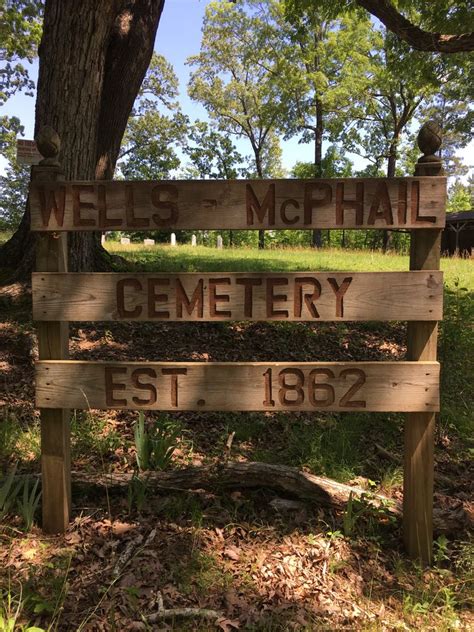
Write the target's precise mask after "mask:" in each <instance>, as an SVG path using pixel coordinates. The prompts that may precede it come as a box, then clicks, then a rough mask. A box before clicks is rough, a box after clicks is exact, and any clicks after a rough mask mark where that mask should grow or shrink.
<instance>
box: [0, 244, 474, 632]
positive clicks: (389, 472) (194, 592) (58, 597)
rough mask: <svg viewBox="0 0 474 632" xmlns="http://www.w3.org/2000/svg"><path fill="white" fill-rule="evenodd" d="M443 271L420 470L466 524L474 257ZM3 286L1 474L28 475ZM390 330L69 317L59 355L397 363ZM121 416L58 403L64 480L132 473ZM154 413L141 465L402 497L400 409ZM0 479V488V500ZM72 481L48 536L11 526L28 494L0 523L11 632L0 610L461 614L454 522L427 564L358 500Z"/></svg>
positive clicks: (26, 435)
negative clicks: (271, 477)
mask: <svg viewBox="0 0 474 632" xmlns="http://www.w3.org/2000/svg"><path fill="white" fill-rule="evenodd" d="M109 248H110V249H111V251H112V252H114V253H115V254H120V255H122V256H123V257H125V259H126V260H127V261H128V263H127V264H126V266H127V267H128V269H131V268H132V267H133V268H134V269H141V270H148V271H152V270H159V271H224V270H225V271H238V270H242V271H246V270H274V271H277V270H285V271H290V270H310V269H312V270H353V271H357V270H406V269H408V262H407V258H406V257H402V256H397V255H381V254H379V253H367V252H365V253H363V252H356V251H352V252H348V251H340V250H324V251H321V252H318V253H315V252H314V251H309V250H279V251H276V250H269V251H266V252H257V251H256V250H251V249H248V250H244V249H240V250H238V249H236V250H224V251H218V250H216V249H210V248H201V247H199V248H191V247H177V248H171V247H158V246H156V247H152V248H144V247H141V246H134V245H132V246H128V247H123V246H119V245H117V244H111V245H109ZM123 266H124V264H122V267H123ZM442 268H443V270H444V272H445V287H446V290H445V321H444V323H443V324H442V325H441V327H440V342H439V358H440V360H441V362H442V411H441V414H440V415H439V421H438V425H437V431H436V472H437V473H438V474H441V475H443V476H442V477H441V479H440V478H438V479H437V481H436V484H435V491H436V497H435V503H436V505H437V506H438V507H444V508H445V509H446V508H449V509H450V510H451V511H452V513H453V515H454V514H456V515H461V516H463V517H465V516H467V515H469V512H472V469H471V470H470V456H472V450H473V447H474V444H473V443H472V426H473V423H472V422H473V420H472V395H473V392H472V378H473V371H472V369H473V362H474V360H473V359H474V331H473V329H472V322H473V316H474V302H473V300H472V292H473V290H474V264H473V262H472V261H470V260H463V259H450V260H447V259H446V260H443V261H442ZM1 292H2V293H1V296H0V312H1V313H0V367H1V370H2V374H1V379H2V388H1V395H0V398H1V404H0V405H2V415H3V418H2V420H1V426H0V465H1V467H2V471H3V472H4V473H5V472H8V471H11V469H12V468H13V467H14V464H15V463H17V468H18V469H17V474H20V473H21V474H30V475H31V476H32V477H33V476H34V474H35V473H37V472H38V471H39V428H38V421H37V420H38V412H37V410H35V408H34V403H33V360H34V358H35V356H36V353H37V351H36V341H35V334H34V326H33V323H32V321H31V304H30V303H31V301H30V295H29V291H28V288H27V287H23V286H19V285H14V286H4V287H3V288H2V289H1ZM405 338H406V325H405V324H403V323H390V324H381V323H361V324H357V325H356V324H354V323H344V324H337V325H336V324H331V323H317V324H305V323H217V324H215V323H211V324H192V323H188V324H185V323H176V324H173V323H166V324H163V323H160V324H153V323H142V324H129V323H118V324H114V323H104V324H102V323H94V324H91V323H74V324H73V325H71V356H72V357H73V358H78V359H129V360H138V359H140V360H142V359H149V360H152V359H153V360H189V359H193V360H210V361H218V360H221V361H223V360H248V361H250V360H301V361H304V360H315V359H317V360H334V359H337V360H379V359H380V360H381V359H394V360H396V359H399V358H403V356H404V353H405V347H404V345H405ZM137 417H138V415H137V413H136V412H111V411H109V412H105V411H89V412H86V413H84V412H80V411H77V412H76V413H74V414H73V419H72V442H73V470H74V471H75V472H77V475H76V480H77V479H78V478H80V475H81V474H82V475H83V478H84V476H85V475H86V474H89V475H91V476H94V475H97V474H109V475H112V474H114V473H115V474H119V473H123V472H132V471H133V470H134V469H135V468H136V452H137V444H136V440H135V437H134V427H135V423H136V421H137ZM154 422H157V428H158V429H159V430H158V431H157V432H158V438H159V439H160V440H161V444H160V445H162V446H163V445H164V451H162V453H161V455H160V457H159V458H158V459H157V463H155V466H156V467H160V466H163V467H171V468H179V467H182V466H184V465H190V464H193V465H196V466H199V465H203V464H204V465H205V464H215V463H219V462H225V461H226V460H228V459H234V460H241V461H247V460H249V461H263V462H268V463H279V464H284V465H292V466H295V467H298V468H300V469H302V470H305V471H307V472H311V473H315V474H320V475H324V476H328V477H331V478H333V479H336V480H339V481H342V482H346V483H349V484H356V485H359V486H362V487H365V488H366V489H367V490H368V492H369V493H371V492H374V491H381V492H383V493H384V494H385V495H386V496H388V497H390V498H392V499H394V500H399V499H400V497H401V483H402V474H401V471H402V470H401V466H400V464H399V462H400V461H401V459H402V454H403V416H402V415H396V414H374V413H371V414H361V413H357V414H356V413H354V414H344V415H338V414H329V413H311V414H308V413H299V414H291V415H289V414H270V413H265V414H264V413H262V414H256V413H251V414H249V413H235V414H228V413H226V414H223V413H221V414H218V413H175V414H169V415H163V414H147V416H146V423H147V424H148V425H151V426H152V425H153V424H154ZM233 433H235V434H233ZM168 446H171V450H170V451H169V452H168V456H169V454H170V452H171V451H172V456H171V462H170V463H168V461H169V458H167V457H166V454H165V453H166V449H167V447H168ZM380 448H382V450H381V449H380ZM173 449H174V451H173ZM383 449H385V450H386V451H388V453H389V454H390V455H391V457H389V458H387V455H386V454H384V452H383ZM3 485H5V483H4V484H3ZM2 489H4V487H2V484H1V483H0V512H1V511H2V504H1V503H2ZM30 489H31V486H30ZM73 494H74V515H73V523H72V524H71V528H70V530H69V532H68V533H67V534H66V535H65V536H58V537H47V536H44V535H43V534H42V532H41V530H40V528H39V525H38V521H39V519H40V516H39V513H38V512H36V514H35V523H34V524H33V526H32V527H31V529H30V530H29V531H26V530H25V518H26V517H27V514H28V509H29V508H30V509H31V505H32V502H33V501H30V499H29V498H23V496H22V492H20V493H19V496H18V499H19V503H18V506H17V507H16V508H15V507H13V508H11V509H10V511H9V512H8V515H6V516H3V518H2V523H1V527H0V540H1V544H2V545H1V547H0V591H1V593H0V631H2V630H3V629H5V630H7V629H13V626H12V628H7V627H6V624H3V628H2V616H3V619H6V618H10V619H11V620H12V621H16V625H17V626H18V627H16V628H15V629H19V630H20V629H27V628H28V625H30V626H33V625H35V626H37V627H39V628H40V629H54V630H55V629H57V630H76V629H78V630H133V629H136V630H142V629H143V630H152V629H160V630H161V629H162V630H168V629H170V630H214V629H219V626H220V628H221V629H224V630H232V629H241V630H249V631H262V632H263V631H270V630H272V631H273V630H275V631H280V630H335V629H350V630H354V629H355V630H395V629H400V630H412V629H419V630H468V629H472V628H470V626H474V618H473V616H472V610H470V606H472V602H471V600H470V599H471V596H472V584H470V582H471V581H472V572H473V563H472V559H473V553H474V544H473V542H472V539H470V538H471V536H470V534H469V531H468V528H467V522H466V521H465V520H464V521H461V526H460V527H459V528H458V529H456V531H455V532H452V530H451V531H449V529H448V532H447V533H444V534H442V533H436V538H437V539H436V542H435V562H434V565H433V566H432V568H430V569H426V568H422V567H421V566H419V565H416V564H413V563H412V562H410V561H409V560H408V559H407V557H406V556H405V554H404V552H403V546H402V541H401V529H400V523H399V520H398V519H397V518H396V517H394V516H393V515H392V514H391V513H390V512H389V511H388V510H387V509H386V508H384V507H381V508H378V509H374V508H372V507H371V506H370V505H368V504H367V503H364V502H362V503H359V502H355V503H348V505H347V506H346V507H345V508H344V509H342V510H336V511H335V510H334V509H330V508H328V507H323V506H318V505H315V504H314V503H295V504H294V506H291V507H290V508H288V506H287V505H285V504H284V506H283V507H281V502H280V501H281V498H279V497H278V495H277V494H276V492H274V491H271V490H268V489H262V490H253V491H252V490H245V489H234V490H231V491H224V490H222V489H218V488H216V489H211V490H202V489H201V490H199V489H198V490H194V491H192V492H189V491H182V490H179V489H175V490H170V491H169V492H166V493H165V492H161V493H157V492H156V491H154V490H153V488H152V487H151V486H150V485H149V484H147V483H146V475H144V474H139V475H138V476H137V477H135V478H134V479H133V480H132V481H131V482H130V484H129V485H128V486H127V487H125V488H117V487H115V486H113V485H108V486H105V487H101V488H100V487H97V486H87V485H83V484H78V483H76V484H75V486H74V490H73ZM286 500H288V499H286ZM275 501H276V502H275ZM33 509H34V507H33ZM30 513H31V511H30ZM0 516H1V513H0ZM161 603H163V606H164V608H166V609H177V608H195V609H198V610H199V612H198V614H196V613H194V614H195V616H189V615H190V613H189V612H188V613H187V615H188V616H183V613H181V614H177V615H176V616H174V617H173V616H171V617H170V618H166V619H162V618H159V619H158V618H156V614H157V613H158V612H161V613H162V614H163V612H162V611H160V607H161ZM206 609H212V610H213V611H216V612H217V613H218V615H215V614H213V613H206ZM206 614H207V615H209V616H208V617H207V618H206ZM154 615H155V618H154ZM216 618H217V622H216ZM22 625H23V626H24V628H22V627H21V626H22Z"/></svg>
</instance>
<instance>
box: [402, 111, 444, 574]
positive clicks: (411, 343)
mask: <svg viewBox="0 0 474 632" xmlns="http://www.w3.org/2000/svg"><path fill="white" fill-rule="evenodd" d="M440 143H441V137H440V133H439V129H438V128H437V127H436V125H435V124H433V123H428V124H425V125H424V126H423V127H422V128H421V130H420V134H419V136H418V144H419V146H420V148H421V149H422V151H423V153H424V154H425V155H424V156H422V157H421V158H420V159H419V161H418V163H417V166H416V171H415V174H416V175H417V176H427V177H432V178H433V180H435V179H437V178H436V176H439V175H441V174H442V173H443V168H442V164H441V161H440V160H439V158H437V157H436V156H435V155H434V154H435V153H436V152H437V151H438V149H439V146H440ZM427 154H428V155H427ZM440 252H441V231H440V230H435V231H427V230H421V231H417V232H414V233H412V235H411V243H410V270H430V271H434V270H439V264H440ZM437 339H438V325H437V323H435V322H409V323H408V334H407V359H408V360H420V361H435V360H436V357H437V352H436V347H437ZM434 429H435V414H434V412H421V411H420V412H414V413H409V414H408V416H407V420H406V423H405V451H404V478H403V516H404V518H403V532H404V541H405V547H406V549H407V552H408V554H409V555H410V557H412V558H413V559H418V560H421V561H422V562H425V563H430V562H431V559H432V549H433V471H434Z"/></svg>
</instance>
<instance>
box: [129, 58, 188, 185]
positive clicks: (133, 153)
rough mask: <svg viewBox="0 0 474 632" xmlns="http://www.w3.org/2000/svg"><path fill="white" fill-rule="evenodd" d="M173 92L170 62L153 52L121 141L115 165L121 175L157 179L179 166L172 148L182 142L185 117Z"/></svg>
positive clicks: (175, 81)
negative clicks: (116, 164) (117, 160)
mask: <svg viewBox="0 0 474 632" xmlns="http://www.w3.org/2000/svg"><path fill="white" fill-rule="evenodd" d="M177 96H178V78H177V77H176V75H175V73H174V71H173V68H172V66H171V64H169V63H168V62H167V61H166V60H165V58H164V57H163V56H162V55H158V54H157V53H154V54H153V57H152V60H151V63H150V67H149V69H148V71H147V74H146V76H145V79H144V81H143V84H142V87H141V89H140V92H139V95H138V98H137V100H136V102H135V106H134V109H133V111H132V114H131V116H130V118H129V121H128V125H127V129H126V131H125V135H124V138H123V141H122V147H121V151H120V155H119V162H118V168H119V170H120V173H121V175H122V176H123V177H124V178H127V179H129V180H159V179H163V178H169V177H170V176H171V172H172V171H173V170H174V169H177V168H178V167H179V165H180V159H179V157H178V154H177V151H176V148H177V147H178V146H179V145H183V144H184V142H185V138H186V133H187V128H188V118H187V117H186V116H185V115H183V114H182V112H181V111H180V110H179V105H178V102H177V101H176V98H177ZM160 109H162V110H163V109H164V112H162V111H160Z"/></svg>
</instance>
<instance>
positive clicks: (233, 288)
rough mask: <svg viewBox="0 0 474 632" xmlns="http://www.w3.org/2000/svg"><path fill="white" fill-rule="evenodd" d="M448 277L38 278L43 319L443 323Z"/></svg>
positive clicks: (36, 314) (36, 312) (37, 311)
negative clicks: (419, 321) (445, 278)
mask: <svg viewBox="0 0 474 632" xmlns="http://www.w3.org/2000/svg"><path fill="white" fill-rule="evenodd" d="M442 305H443V273H442V272H435V273H432V272H352V273H351V272H324V273H314V272H297V273H260V272H259V273H257V272H253V273H246V272H242V273H236V272H232V273H225V272H224V273H210V274H203V273H187V274H130V273H124V274H121V273H120V274H117V273H96V274H84V273H82V274H81V273H71V274H34V275H33V318H34V319H35V320H38V321H42V320H70V321H79V320H87V321H97V320H127V321H128V320H138V321H153V320H170V321H215V320H254V321H264V320H290V321H313V320H321V321H333V320H344V321H350V320H354V321H355V320H384V321H388V320H424V321H426V320H439V319H440V318H441V316H442Z"/></svg>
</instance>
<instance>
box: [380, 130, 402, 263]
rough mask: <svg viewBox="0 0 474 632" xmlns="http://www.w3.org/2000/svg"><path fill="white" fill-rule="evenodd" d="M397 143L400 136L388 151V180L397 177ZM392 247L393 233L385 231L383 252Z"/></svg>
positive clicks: (393, 140) (395, 138)
mask: <svg viewBox="0 0 474 632" xmlns="http://www.w3.org/2000/svg"><path fill="white" fill-rule="evenodd" d="M397 143H398V136H397V137H395V136H394V138H393V139H392V142H391V143H390V147H389V150H388V161H387V178H394V177H395V170H396V166H397ZM391 247H392V232H391V231H390V230H384V231H383V233H382V252H387V250H390V248H391Z"/></svg>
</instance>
